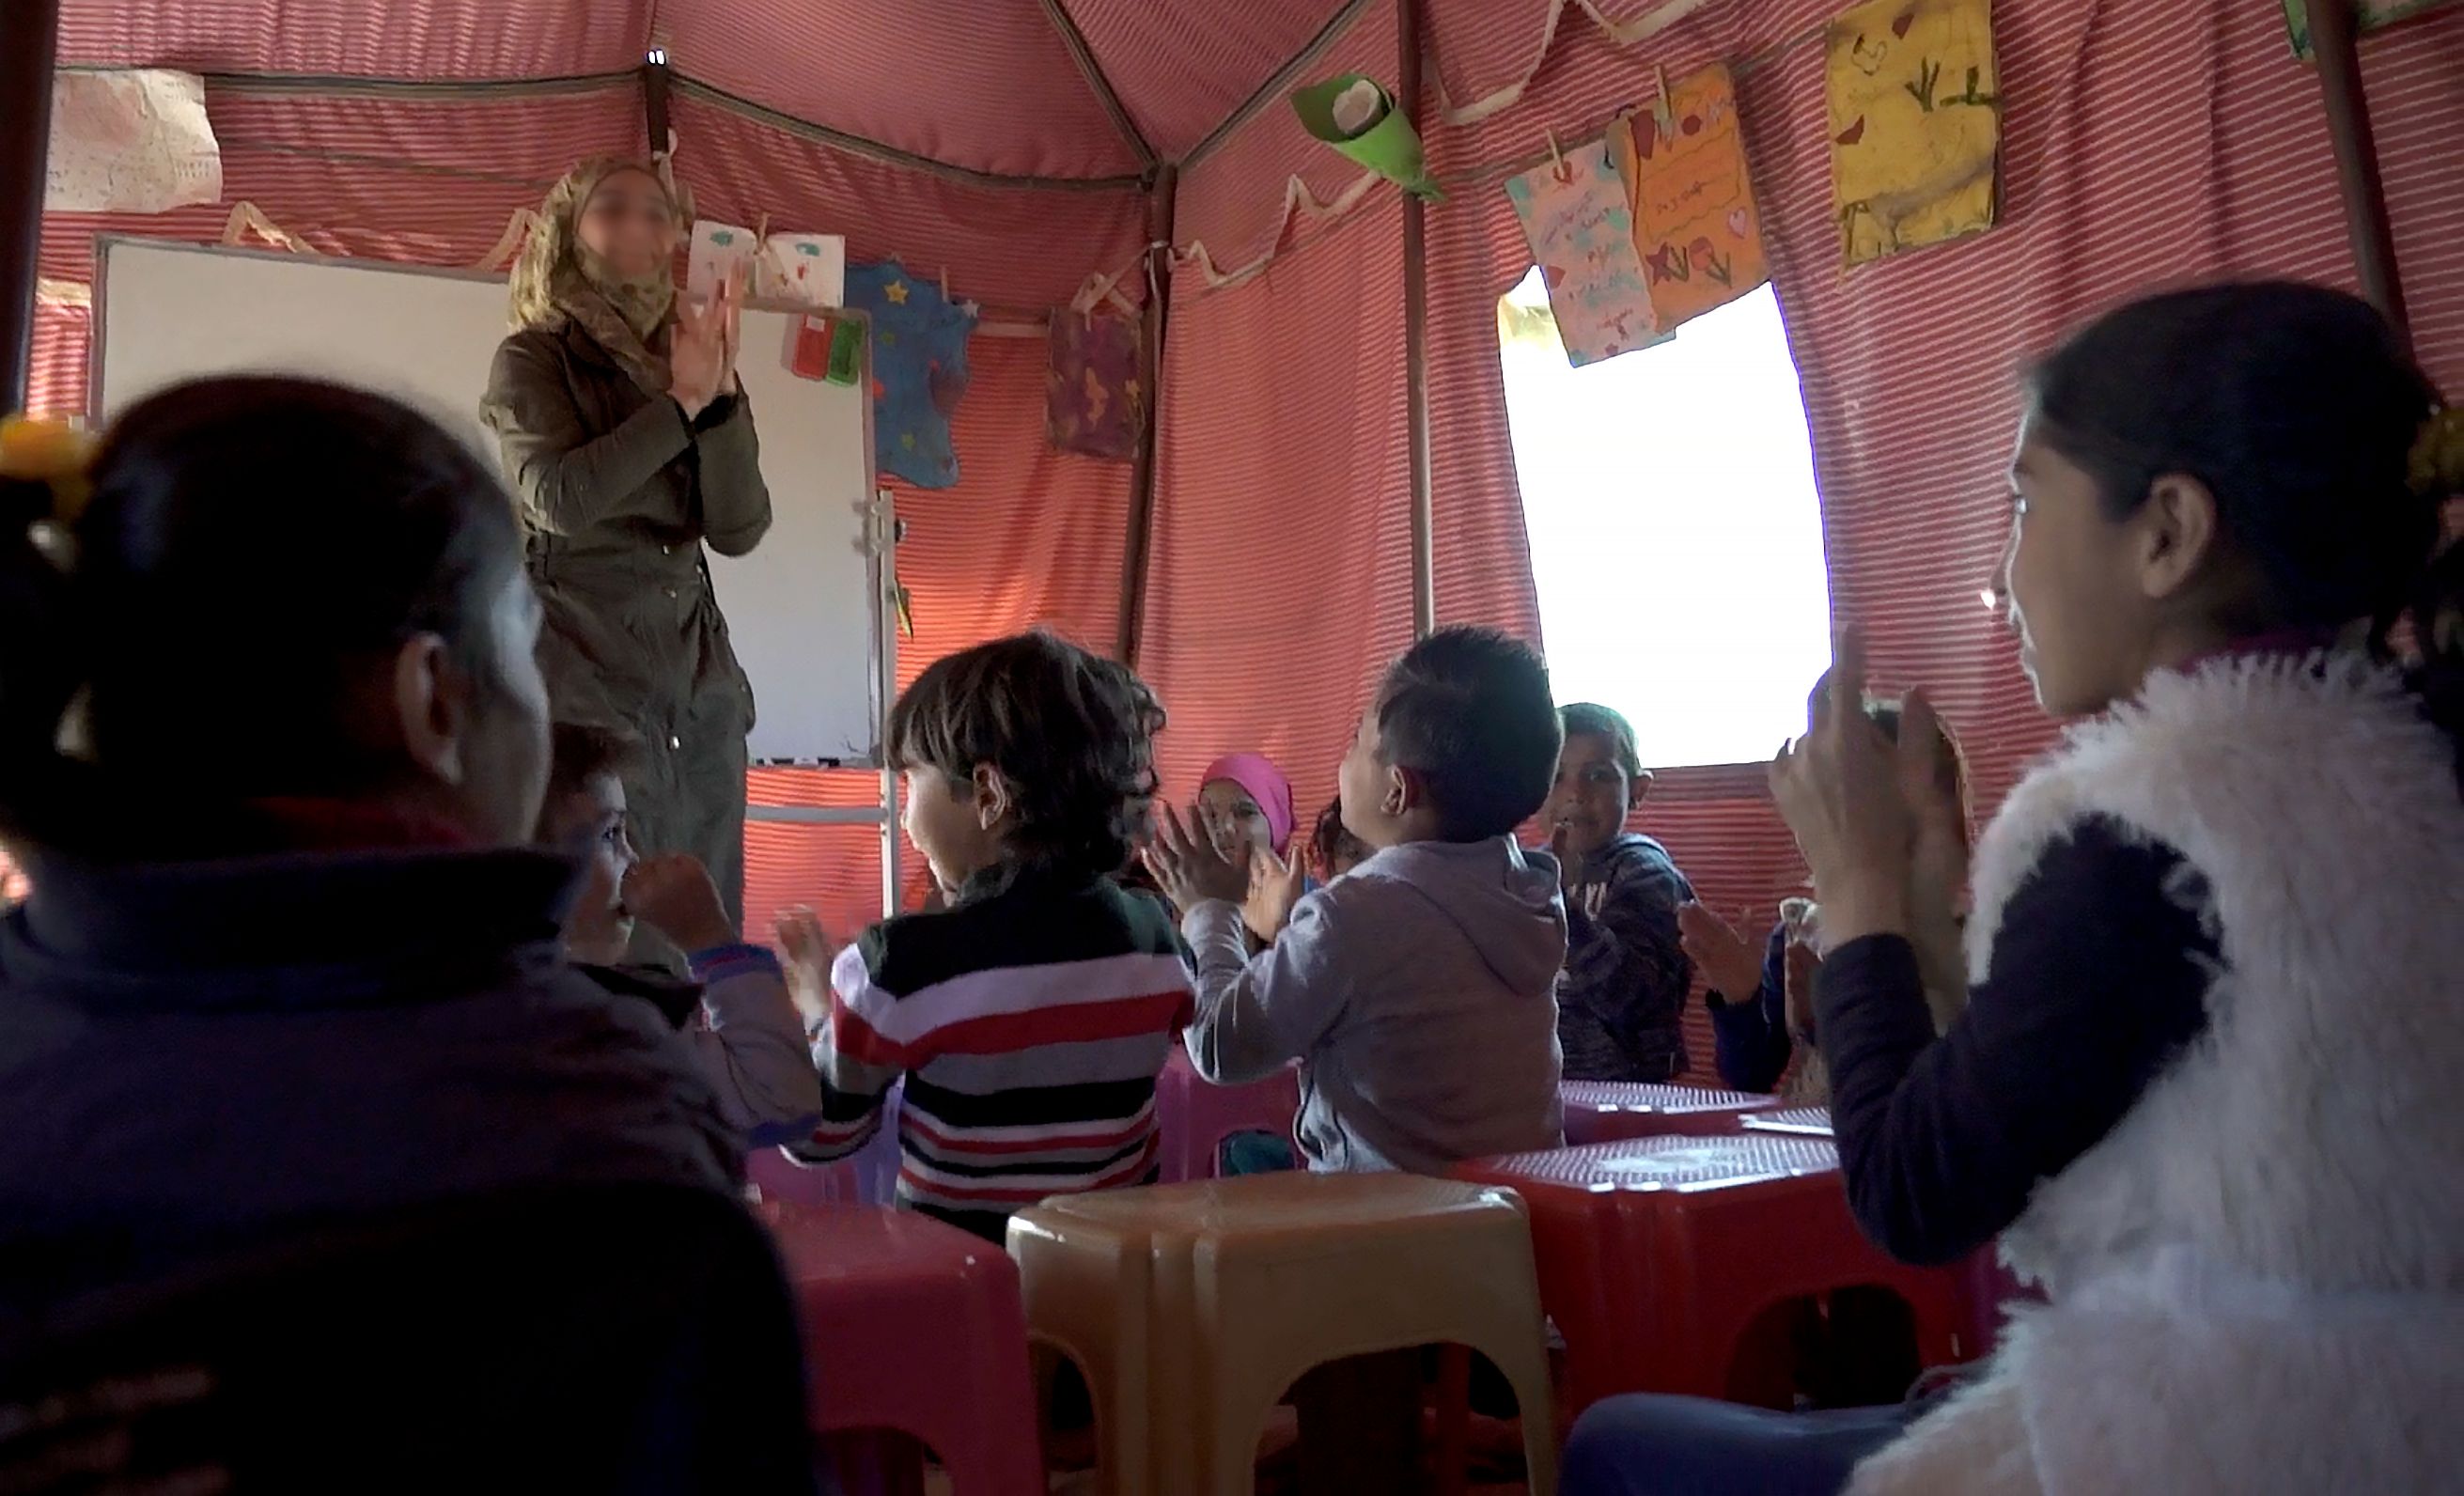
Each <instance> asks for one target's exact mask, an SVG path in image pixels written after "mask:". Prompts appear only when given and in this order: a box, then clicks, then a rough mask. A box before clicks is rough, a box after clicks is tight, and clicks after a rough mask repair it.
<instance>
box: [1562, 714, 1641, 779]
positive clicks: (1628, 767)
mask: <svg viewBox="0 0 2464 1496" xmlns="http://www.w3.org/2000/svg"><path fill="white" fill-rule="evenodd" d="M1557 719H1558V721H1559V722H1560V723H1562V724H1563V725H1564V727H1565V730H1566V736H1567V737H1574V736H1575V735H1577V734H1580V735H1582V736H1584V737H1597V738H1599V739H1601V740H1602V741H1604V742H1606V743H1607V744H1608V745H1609V757H1610V758H1612V759H1616V760H1617V767H1618V768H1620V769H1623V770H1625V777H1626V781H1627V782H1629V783H1631V782H1633V781H1635V780H1637V779H1639V778H1641V776H1642V755H1641V754H1640V753H1639V751H1637V749H1636V748H1635V746H1634V724H1633V723H1632V722H1629V721H1627V720H1626V719H1625V714H1624V713H1622V712H1619V711H1617V709H1616V708H1614V707H1604V706H1601V705H1600V704H1599V703H1598V702H1596V701H1577V702H1575V703H1574V704H1573V706H1570V707H1564V708H1561V709H1560V710H1559V711H1558V713H1557Z"/></svg>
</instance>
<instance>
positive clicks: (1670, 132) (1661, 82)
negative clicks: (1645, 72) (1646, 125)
mask: <svg viewBox="0 0 2464 1496" xmlns="http://www.w3.org/2000/svg"><path fill="white" fill-rule="evenodd" d="M1651 83H1652V88H1653V90H1654V92H1655V94H1656V95H1657V96H1658V97H1657V98H1656V99H1655V100H1654V101H1653V103H1652V106H1651V122H1652V123H1653V124H1655V125H1657V126H1659V127H1660V138H1661V139H1662V140H1667V139H1669V138H1670V137H1672V136H1674V135H1675V134H1676V133H1677V110H1676V108H1675V106H1673V105H1671V104H1670V103H1669V101H1668V70H1667V69H1666V68H1664V67H1661V65H1660V64H1658V63H1653V64H1652V68H1651Z"/></svg>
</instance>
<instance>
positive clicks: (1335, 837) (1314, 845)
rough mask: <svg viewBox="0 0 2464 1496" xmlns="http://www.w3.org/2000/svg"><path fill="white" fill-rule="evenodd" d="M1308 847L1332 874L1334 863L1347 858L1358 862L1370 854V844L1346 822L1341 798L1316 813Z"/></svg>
mask: <svg viewBox="0 0 2464 1496" xmlns="http://www.w3.org/2000/svg"><path fill="white" fill-rule="evenodd" d="M1309 850H1310V851H1311V852H1312V853H1314V854H1315V856H1316V859H1317V866H1318V867H1319V868H1320V869H1324V871H1325V872H1326V873H1328V874H1329V875H1331V874H1332V873H1333V871H1334V868H1335V864H1337V863H1339V862H1343V861H1345V860H1346V859H1347V858H1348V859H1349V860H1351V861H1353V862H1359V861H1362V860H1363V859H1365V858H1367V857H1368V855H1369V844H1368V843H1367V842H1364V841H1362V840H1361V839H1360V838H1358V837H1356V836H1354V835H1353V834H1352V827H1350V826H1348V825H1344V824H1343V802H1342V800H1341V799H1340V798H1338V799H1336V800H1334V801H1332V802H1331V803H1329V804H1328V805H1327V807H1326V808H1325V809H1324V810H1321V811H1319V812H1318V813H1317V825H1314V826H1312V827H1310V829H1309Z"/></svg>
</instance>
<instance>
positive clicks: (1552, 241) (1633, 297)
mask: <svg viewBox="0 0 2464 1496" xmlns="http://www.w3.org/2000/svg"><path fill="white" fill-rule="evenodd" d="M1506 195H1507V198H1509V199H1510V200H1512V202H1513V204H1514V211H1515V213H1516V215H1517V216H1519V217H1520V218H1521V219H1522V220H1523V236H1524V238H1526V239H1527V240H1529V242H1530V245H1531V259H1532V262H1533V263H1534V264H1536V265H1538V266H1539V267H1540V274H1541V277H1542V278H1543V279H1544V280H1546V281H1547V282H1548V286H1549V310H1550V313H1551V316H1553V317H1554V318H1555V319H1556V320H1557V337H1558V340H1559V341H1562V342H1563V343H1564V344H1565V345H1566V359H1567V362H1569V363H1573V364H1574V365H1575V366H1576V367H1578V368H1579V367H1581V366H1582V365H1583V364H1586V363H1598V362H1599V361H1600V360H1602V359H1611V358H1615V357H1617V355H1618V354H1620V353H1624V352H1627V351H1629V350H1631V349H1635V348H1641V347H1646V346H1648V345H1650V344H1651V343H1654V342H1657V341H1660V334H1659V332H1658V331H1657V329H1655V328H1654V327H1653V325H1652V320H1651V292H1650V288H1649V287H1648V286H1646V285H1645V284H1644V282H1643V277H1642V261H1641V259H1640V258H1639V256H1638V255H1637V254H1636V253H1635V252H1634V213H1633V210H1632V209H1628V208H1627V207H1626V198H1625V183H1624V180H1623V179H1622V178H1620V177H1619V176H1618V175H1617V162H1616V160H1615V159H1614V158H1613V157H1612V156H1611V155H1610V153H1609V149H1608V147H1607V145H1605V144H1599V143H1595V144H1590V145H1584V146H1581V147H1579V148H1578V149H1576V150H1574V151H1573V152H1572V153H1571V154H1568V155H1565V156H1561V157H1559V158H1558V159H1557V160H1555V161H1552V162H1550V163H1548V164H1546V165H1539V166H1534V167H1532V168H1531V169H1530V170H1529V171H1527V172H1525V173H1524V174H1523V175H1521V176H1519V177H1515V178H1513V179H1512V180H1510V181H1508V182H1507V184H1506Z"/></svg>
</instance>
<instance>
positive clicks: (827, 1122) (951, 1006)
mask: <svg viewBox="0 0 2464 1496" xmlns="http://www.w3.org/2000/svg"><path fill="white" fill-rule="evenodd" d="M830 986H831V1001H830V1011H829V1015H828V1017H827V1018H826V1019H825V1020H824V1021H823V1023H821V1024H820V1026H819V1028H818V1030H817V1032H816V1033H815V1035H814V1041H813V1062H814V1064H815V1066H816V1067H818V1068H819V1069H820V1071H821V1077H822V1122H821V1125H820V1126H819V1127H817V1128H816V1129H815V1130H814V1132H813V1134H812V1136H811V1137H810V1139H808V1140H807V1141H806V1142H804V1143H803V1144H800V1145H798V1146H797V1148H796V1149H795V1150H794V1152H795V1153H797V1154H798V1155H800V1156H803V1157H807V1158H814V1159H829V1158H841V1157H845V1156H847V1155H849V1154H852V1153H854V1152H856V1151H857V1150H858V1149H860V1148H862V1147H863V1146H864V1145H865V1143H866V1141H867V1140H868V1139H869V1138H870V1137H871V1136H872V1134H873V1133H874V1132H875V1131H876V1130H877V1129H878V1128H879V1127H880V1125H881V1100H882V1097H883V1096H884V1095H885V1094H887V1093H888V1091H889V1090H890V1088H891V1085H892V1084H893V1083H895V1082H896V1081H897V1080H898V1078H899V1077H900V1076H901V1075H902V1074H903V1075H905V1076H906V1078H907V1083H906V1089H905V1094H904V1100H903V1101H902V1102H901V1104H900V1108H899V1122H898V1131H899V1151H900V1155H901V1162H900V1167H899V1175H898V1198H899V1201H900V1203H901V1204H904V1205H906V1206H908V1207H910V1208H912V1209H915V1210H920V1211H923V1212H925V1213H927V1214H930V1215H934V1216H937V1217H940V1218H941V1219H943V1220H946V1221H951V1222H953V1223H954V1224H957V1225H960V1226H963V1227H965V1228H966V1229H968V1230H970V1231H974V1232H976V1233H978V1234H979V1235H981V1236H985V1237H988V1238H990V1239H991V1240H993V1241H996V1242H998V1241H1001V1238H1002V1234H1003V1232H1004V1230H1005V1228H1006V1223H1007V1221H1008V1219H1009V1215H1010V1213H1011V1212H1012V1211H1015V1210H1017V1209H1019V1208H1021V1207H1022V1206H1025V1205H1031V1204H1034V1203H1035V1202H1036V1201H1038V1200H1040V1199H1045V1197H1047V1196H1052V1195H1067V1194H1074V1193H1076V1192H1079V1191H1083V1190H1097V1189H1106V1188H1110V1187H1112V1186H1116V1185H1127V1184H1139V1183H1144V1182H1146V1181H1148V1180H1149V1179H1151V1178H1152V1177H1154V1174H1155V1153H1156V1136H1155V1074H1156V1072H1157V1071H1159V1070H1160V1069H1162V1068H1163V1063H1164V1057H1165V1056H1166V1054H1167V1053H1169V1052H1170V1049H1171V1045H1172V1044H1173V1042H1174V1036H1175V1035H1176V1034H1177V1033H1178V1032H1179V1030H1180V1029H1181V1028H1183V1027H1184V1026H1186V1025H1187V1024H1188V1023H1189V1021H1190V1017H1191V1009H1192V998H1191V987H1190V977H1189V969H1188V966H1187V964H1186V963H1185V960H1184V958H1183V956H1182V947H1181V944H1180V939H1179V935H1178V934H1177V931H1176V930H1175V929H1174V927H1173V922H1172V918H1171V916H1170V915H1169V914H1168V913H1166V912H1165V911H1164V910H1163V909H1162V908H1161V907H1160V906H1159V905H1157V904H1156V903H1155V901H1154V900H1152V899H1149V898H1145V897H1141V896H1139V895H1137V894H1133V893H1130V892H1127V891H1123V890H1122V889H1121V888H1119V887H1118V886H1117V885H1115V884H1113V883H1112V882H1111V880H1109V879H1091V880H1090V879H1086V878H1078V877H1071V876H1068V875H1067V874H1063V873H1060V872H1057V871H1054V870H1050V869H1036V868H1026V869H1014V870H1009V869H1005V870H1004V871H1003V872H1002V873H1001V874H996V875H991V876H988V877H986V878H984V879H982V880H979V882H978V883H976V884H974V885H971V886H970V887H969V888H968V889H967V890H966V891H963V892H962V893H961V894H960V896H959V898H958V901H957V904H956V905H954V906H953V907H952V908H950V909H948V910H944V911H940V912H937V913H918V914H903V915H900V916H898V917H897V918H894V919H890V920H886V921H884V922H883V923H881V924H878V925H875V926H873V927H872V928H871V929H870V930H868V931H866V932H865V934H864V935H863V937H862V938H861V939H859V940H858V941H857V942H856V943H855V944H853V945H851V946H849V947H847V950H845V951H843V952H841V953H840V955H839V958H838V961H837V963H836V965H835V966H834V967H833V969H832V970H831V973H830Z"/></svg>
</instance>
